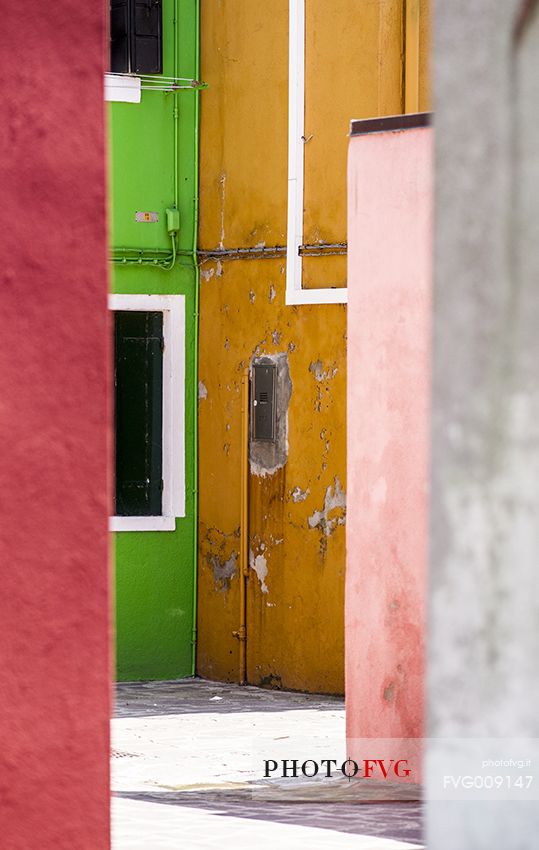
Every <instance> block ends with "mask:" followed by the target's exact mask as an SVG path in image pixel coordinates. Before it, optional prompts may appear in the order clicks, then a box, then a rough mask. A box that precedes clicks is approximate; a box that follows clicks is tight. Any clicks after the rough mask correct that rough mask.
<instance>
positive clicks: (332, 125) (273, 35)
mask: <svg viewBox="0 0 539 850" xmlns="http://www.w3.org/2000/svg"><path fill="white" fill-rule="evenodd" d="M201 39H202V41H201V49H202V78H203V79H204V80H205V81H207V82H208V83H209V88H208V90H207V91H205V92H204V93H203V95H202V98H201V101H202V116H201V163H200V232H199V247H200V249H202V250H208V249H215V248H219V247H225V248H237V247H249V246H256V245H258V244H259V243H264V244H265V245H266V246H273V245H281V246H282V245H285V243H286V203H287V103H288V3H287V2H284V0H274V2H272V3H271V4H270V3H266V4H262V3H255V2H250V0H243V2H242V0H202V20H201ZM425 42H426V38H424V37H423V38H422V43H423V45H424V43H425ZM423 54H426V48H425V47H424V49H423ZM305 56H306V95H305V136H306V138H309V137H310V136H312V138H310V140H309V141H308V142H307V143H306V146H305V215H304V228H305V232H304V241H305V242H317V241H318V240H323V241H325V242H343V241H345V240H346V154H347V145H348V137H347V134H348V129H349V122H350V119H351V118H364V117H371V116H374V115H380V114H395V113H399V112H401V111H402V101H403V91H402V75H403V2H402V0H359V2H358V0H335V2H332V3H328V2H326V0H307V8H306V53H305ZM421 91H422V95H421V96H422V99H423V100H426V98H427V97H428V94H427V92H426V89H425V86H424V85H423V84H422V89H421ZM425 106H426V104H422V108H424V107H425ZM303 280H304V286H316V287H319V286H322V287H323V286H330V285H340V286H343V285H345V284H346V260H345V258H344V257H335V256H333V257H312V258H308V259H306V260H305V261H304V278H303ZM284 290H285V258H284V256H283V257H279V258H272V259H267V258H264V259H241V260H222V261H220V262H214V261H206V262H203V264H202V266H201V305H200V371H199V377H200V381H201V398H200V402H199V415H200V422H199V434H200V468H199V488H200V524H199V545H200V550H199V602H198V661H197V669H198V673H199V674H200V675H202V676H206V677H208V678H214V679H223V680H227V681H234V680H236V679H237V676H238V642H237V640H236V639H235V638H234V636H233V634H232V632H233V631H234V630H235V629H237V628H238V622H239V580H238V572H239V571H238V561H239V524H240V435H241V417H240V407H241V399H240V390H241V374H242V369H243V367H244V366H246V365H249V364H250V362H251V359H252V357H253V356H254V355H259V354H276V353H279V352H287V353H288V356H289V365H290V375H291V380H292V396H291V401H290V407H289V411H288V442H289V454H288V461H287V463H286V465H285V466H284V468H283V469H281V470H279V471H278V472H276V473H275V474H274V475H272V476H266V477H260V476H257V475H254V474H253V475H251V479H250V498H251V512H250V540H251V548H252V550H253V557H256V556H262V559H263V561H262V562H264V561H265V565H266V566H267V575H266V576H265V578H264V577H263V576H258V575H257V574H255V573H254V572H253V571H251V574H250V577H249V581H248V615H247V629H248V643H247V659H248V680H249V682H250V683H252V684H269V685H275V686H282V687H285V688H293V689H305V690H310V691H320V692H327V693H334V692H342V690H343V652H344V650H343V595H344V568H345V526H344V518H345V509H344V508H343V507H342V506H340V505H338V506H337V507H334V508H331V499H332V497H334V496H335V493H336V492H337V499H336V501H337V502H340V501H342V497H341V495H340V493H341V489H342V491H345V490H346V453H345V449H346V433H345V421H346V307H345V306H343V305H315V306H296V307H287V306H285V300H284ZM328 505H329V506H330V510H329V512H326V514H325V516H322V518H321V516H320V515H321V514H322V515H323V514H324V509H325V507H327V506H328ZM317 512H319V513H317ZM309 518H311V523H309ZM317 520H318V522H316V521H317ZM326 520H327V522H326ZM257 563H258V562H257ZM264 587H267V592H266V593H265V592H263V588H264Z"/></svg>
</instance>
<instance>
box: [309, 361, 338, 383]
mask: <svg viewBox="0 0 539 850" xmlns="http://www.w3.org/2000/svg"><path fill="white" fill-rule="evenodd" d="M338 371H339V369H338V366H337V364H336V363H333V366H330V367H329V368H328V369H325V370H324V368H323V363H322V361H321V360H314V361H313V362H312V363H311V364H310V365H309V372H312V373H313V375H314V377H315V378H316V380H317V381H320V382H322V381H330V380H331V379H332V378H334V377H335V375H336V374H337V372H338Z"/></svg>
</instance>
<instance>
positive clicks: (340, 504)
mask: <svg viewBox="0 0 539 850" xmlns="http://www.w3.org/2000/svg"><path fill="white" fill-rule="evenodd" d="M334 486H335V492H333V487H332V486H331V484H330V485H329V487H328V488H327V490H326V495H325V498H324V507H323V509H322V510H321V511H315V512H314V513H313V515H312V516H310V517H309V520H308V522H309V528H317V527H318V528H320V529H321V531H323V532H324V534H325V535H326V537H329V536H330V534H333V532H334V531H335V529H336V527H337V526H338V525H344V524H345V522H346V493H345V492H344V490H343V489H342V487H341V482H340V481H339V477H338V476H335V481H334ZM334 511H335V512H336V513H335V514H334V515H333V516H331V517H330V514H331V513H332V512H334Z"/></svg>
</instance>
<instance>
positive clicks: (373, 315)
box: [345, 127, 432, 780]
mask: <svg viewBox="0 0 539 850" xmlns="http://www.w3.org/2000/svg"><path fill="white" fill-rule="evenodd" d="M431 169H432V130H431V129H429V128H428V127H426V128H425V127H421V128H415V129H408V130H405V131H399V132H391V131H389V132H380V133H374V134H368V135H358V136H357V137H352V138H351V140H350V148H349V171H348V204H349V206H348V210H349V216H348V244H349V249H348V412H347V417H348V473H347V480H348V502H347V518H346V523H347V525H346V546H347V565H346V619H345V644H346V707H347V736H348V741H349V752H350V753H352V754H354V753H356V752H357V751H358V750H359V749H361V747H360V746H359V744H358V743H354V740H355V741H356V742H357V741H358V739H362V738H363V739H364V738H369V739H377V741H378V742H379V744H377V745H370V747H369V746H367V749H366V751H367V755H368V757H370V758H372V757H378V755H377V754H378V753H379V752H384V754H385V756H386V757H389V758H391V757H393V758H397V757H403V756H402V752H403V750H404V751H405V752H406V753H408V754H409V756H410V757H411V758H415V756H416V755H417V749H418V748H416V747H414V746H413V745H411V744H410V745H408V744H405V745H404V747H403V748H402V747H401V746H400V744H399V743H398V741H400V740H401V739H404V740H405V741H408V740H409V739H414V738H415V739H419V738H420V737H421V736H422V735H423V720H424V697H423V691H424V657H423V654H424V620H425V610H424V609H425V596H426V555H427V474H428V469H427V466H428V404H429V384H430V310H431V307H430V291H431V244H432V238H431V195H432V188H431V182H432V177H431ZM385 739H394V740H393V741H392V742H391V741H390V742H388V744H387V747H384V746H383V745H382V741H384V740H385ZM395 739H396V740H395ZM373 753H375V754H376V755H372V754H373ZM415 766H416V767H417V762H416V765H415ZM413 778H414V779H416V780H417V779H418V778H419V776H418V774H417V773H416V774H415V776H414V777H413Z"/></svg>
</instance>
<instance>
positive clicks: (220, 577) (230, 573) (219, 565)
mask: <svg viewBox="0 0 539 850" xmlns="http://www.w3.org/2000/svg"><path fill="white" fill-rule="evenodd" d="M207 559H208V563H209V564H210V566H211V568H212V572H213V580H214V582H215V589H216V590H221V591H225V590H228V588H229V587H230V582H231V581H232V579H233V578H234V576H235V575H236V562H237V560H238V556H237V554H236V552H232V554H231V556H230V558H228V560H226V561H221V559H220V558H219V556H218V555H208V556H207Z"/></svg>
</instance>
